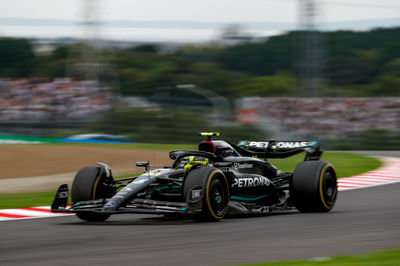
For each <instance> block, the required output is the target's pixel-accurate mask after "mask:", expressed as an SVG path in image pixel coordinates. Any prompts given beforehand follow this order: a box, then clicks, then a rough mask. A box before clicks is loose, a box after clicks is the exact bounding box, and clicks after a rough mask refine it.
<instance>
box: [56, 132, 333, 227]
mask: <svg viewBox="0 0 400 266" xmlns="http://www.w3.org/2000/svg"><path fill="white" fill-rule="evenodd" d="M200 135H202V136H207V140H205V141H202V142H200V144H199V145H198V150H196V151H185V150H181V151H172V152H170V153H169V157H170V158H171V159H172V160H173V163H172V165H171V166H169V167H164V168H161V169H155V170H150V168H151V166H150V165H149V163H148V162H137V163H136V165H137V166H141V167H144V168H145V171H144V173H143V174H141V175H139V176H135V177H129V178H123V179H118V180H114V178H113V176H112V173H111V168H110V167H109V166H108V165H106V164H103V163H97V164H98V166H97V167H84V168H82V169H80V170H79V172H78V173H77V174H76V176H75V179H74V181H73V184H72V190H71V199H72V206H71V207H67V201H68V197H69V192H68V186H67V185H66V184H64V185H61V186H60V187H59V189H58V191H57V194H56V197H55V199H54V202H53V204H52V206H51V209H52V211H53V212H71V213H75V214H76V216H77V217H78V218H80V219H82V220H85V221H88V222H99V221H105V220H106V219H107V218H108V217H110V215H112V214H120V213H145V214H164V215H167V216H168V215H169V216H187V217H188V218H191V219H194V220H200V221H219V220H221V219H222V218H224V217H225V215H226V214H228V213H229V214H263V213H270V212H272V211H279V210H288V209H293V208H297V209H298V210H299V211H301V212H328V211H330V210H331V209H332V208H333V206H334V204H335V201H336V196H337V180H336V173H335V170H334V168H333V166H332V165H331V164H329V163H328V162H324V161H319V158H320V156H321V154H322V151H320V149H319V145H318V143H317V142H309V141H272V140H271V141H265V142H258V141H241V142H240V143H239V144H238V145H237V146H236V145H233V144H231V143H228V142H226V141H223V140H213V137H214V136H219V133H200ZM301 152H305V159H304V161H303V162H300V163H299V164H298V165H297V166H296V168H295V169H294V172H293V173H283V172H281V171H279V170H278V169H277V168H276V167H275V166H273V165H272V164H270V163H269V162H268V161H267V159H268V158H287V157H289V156H292V155H295V154H298V153H301Z"/></svg>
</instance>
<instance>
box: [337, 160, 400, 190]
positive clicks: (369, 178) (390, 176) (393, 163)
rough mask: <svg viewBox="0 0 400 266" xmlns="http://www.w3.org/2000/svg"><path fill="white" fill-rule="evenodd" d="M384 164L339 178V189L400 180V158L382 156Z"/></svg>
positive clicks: (377, 184) (371, 185)
mask: <svg viewBox="0 0 400 266" xmlns="http://www.w3.org/2000/svg"><path fill="white" fill-rule="evenodd" d="M381 160H382V161H383V166H382V167H381V168H379V169H376V170H373V171H370V172H367V173H364V174H361V175H358V176H352V177H346V178H340V179H339V180H338V188H339V191H343V190H351V189H358V188H365V187H373V186H380V185H384V184H390V183H396V182H400V158H391V157H381Z"/></svg>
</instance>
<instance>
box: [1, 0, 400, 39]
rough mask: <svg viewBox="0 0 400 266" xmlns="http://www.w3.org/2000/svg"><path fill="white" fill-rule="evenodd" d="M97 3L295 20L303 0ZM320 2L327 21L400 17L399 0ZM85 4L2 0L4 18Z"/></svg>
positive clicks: (105, 9) (129, 13) (131, 10)
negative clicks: (300, 0) (300, 2)
mask: <svg viewBox="0 0 400 266" xmlns="http://www.w3.org/2000/svg"><path fill="white" fill-rule="evenodd" d="M98 2H100V3H101V7H102V8H101V18H102V20H103V21H111V20H136V21H165V20H185V21H197V22H225V23H234V22H280V23H282V22H284V23H295V22H296V21H297V14H298V13H297V7H298V6H297V5H298V2H299V0H98ZM318 2H319V3H321V9H320V10H321V12H320V13H321V17H320V20H321V21H322V22H325V23H330V22H340V21H352V20H365V19H387V18H400V0H380V1H372V0H331V1H328V0H320V1H318ZM83 3H84V1H83V0H0V6H1V8H0V19H1V18H33V19H57V20H59V19H61V20H73V21H77V20H80V19H81V15H82V7H83ZM399 22H400V19H399ZM399 24H400V23H399ZM7 30H8V29H7V27H4V26H2V25H0V33H1V32H3V33H4V32H7ZM20 30H21V29H20Z"/></svg>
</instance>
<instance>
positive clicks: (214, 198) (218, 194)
mask: <svg viewBox="0 0 400 266" xmlns="http://www.w3.org/2000/svg"><path fill="white" fill-rule="evenodd" d="M209 193H210V195H209V196H210V197H209V199H210V205H211V208H212V211H213V212H214V213H215V214H216V215H217V216H223V215H224V213H225V211H226V206H227V199H228V194H227V191H226V188H225V187H224V185H223V183H222V182H221V180H219V179H215V180H214V181H212V183H211V186H210V190H209Z"/></svg>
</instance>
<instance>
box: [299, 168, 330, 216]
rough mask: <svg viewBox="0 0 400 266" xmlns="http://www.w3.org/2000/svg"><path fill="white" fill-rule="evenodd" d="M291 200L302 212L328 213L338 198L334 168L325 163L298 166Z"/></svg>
mask: <svg viewBox="0 0 400 266" xmlns="http://www.w3.org/2000/svg"><path fill="white" fill-rule="evenodd" d="M291 198H292V200H293V203H294V205H295V206H296V208H297V209H298V210H299V211H301V212H328V211H330V210H332V208H333V207H334V205H335V202H336V198H337V178H336V173H335V169H334V168H333V166H332V165H331V164H330V163H328V162H324V161H305V162H301V163H299V164H298V165H297V167H296V169H295V170H294V173H293V179H292V184H291Z"/></svg>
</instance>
